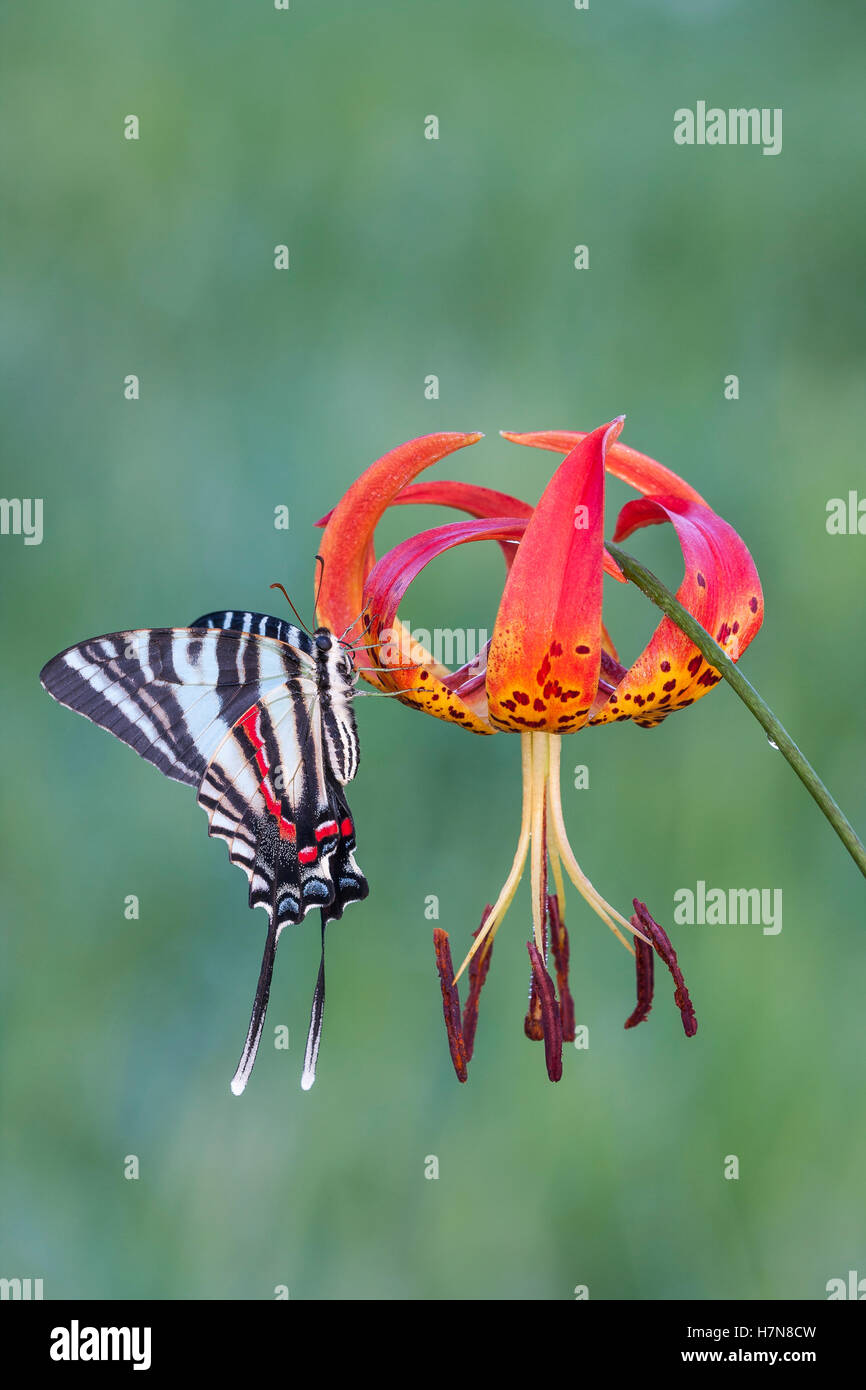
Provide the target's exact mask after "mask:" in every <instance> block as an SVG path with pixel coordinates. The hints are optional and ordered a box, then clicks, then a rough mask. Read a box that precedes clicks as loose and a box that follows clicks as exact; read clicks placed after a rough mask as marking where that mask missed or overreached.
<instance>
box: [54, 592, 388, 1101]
mask: <svg viewBox="0 0 866 1390" xmlns="http://www.w3.org/2000/svg"><path fill="white" fill-rule="evenodd" d="M40 679H41V681H42V684H43V686H44V687H45V689H46V690H47V691H48V692H49V694H50V695H52V696H53V697H54V698H55V699H56V700H58V701H59V702H60V703H61V704H64V705H66V706H67V707H68V708H70V709H73V710H75V711H76V712H77V713H79V714H83V715H84V716H85V717H86V718H87V719H90V720H92V721H93V722H94V723H96V724H99V725H100V726H101V727H102V728H105V729H107V730H108V731H109V732H110V733H113V734H114V735H115V737H117V738H119V739H121V740H122V741H123V742H124V743H127V744H129V746H130V747H131V748H134V749H135V751H136V752H137V753H139V754H140V755H141V756H142V757H144V758H146V759H147V760H148V761H149V762H152V763H153V764H154V765H155V766H156V767H158V768H159V769H160V771H161V772H163V773H165V775H166V776H168V777H172V778H174V779H175V780H177V781H180V782H186V783H188V784H189V785H190V786H194V787H197V788H198V800H199V803H200V804H201V805H202V806H203V808H204V809H205V811H206V812H207V815H208V822H209V833H210V834H211V835H217V836H220V837H221V838H222V839H224V840H226V842H227V844H228V848H229V856H230V858H231V860H232V862H233V863H236V864H239V865H240V866H241V867H242V868H243V869H244V871H245V873H246V874H247V876H248V878H249V880H250V905H251V906H262V907H264V908H265V909H266V911H267V913H268V937H267V942H266V946H265V958H264V960H263V962H262V971H261V976H260V979H259V988H258V991H257V995H256V1003H255V1005H254V1009H253V1018H252V1020H251V1023H250V1031H249V1034H248V1038H247V1044H246V1046H245V1048H244V1054H243V1056H242V1059H241V1064H240V1066H239V1068H238V1072H237V1074H236V1076H235V1080H234V1081H233V1083H232V1089H233V1090H235V1091H236V1092H239V1091H240V1090H242V1089H243V1086H244V1085H245V1084H246V1079H247V1077H248V1076H249V1072H250V1071H251V1069H252V1063H253V1061H254V1059H255V1051H256V1047H257V1045H258V1040H259V1037H260V1035H261V1030H262V1027H263V1026H264V1011H265V1008H266V1005H267V997H268V991H269V987H270V978H271V971H272V968H273V958H274V952H275V949H276V942H277V939H278V937H279V933H280V931H281V930H282V928H283V927H284V926H286V925H287V924H288V923H290V922H291V923H296V922H299V921H300V920H301V919H302V918H303V917H304V916H305V915H306V913H307V912H308V911H309V910H310V908H312V907H320V908H321V909H322V913H323V924H324V923H325V922H326V921H328V920H330V919H331V918H334V917H339V916H340V915H341V914H342V911H343V908H344V906H345V905H346V904H347V903H348V902H352V901H356V900H358V899H359V898H363V897H366V895H367V891H368V889H367V883H366V880H365V879H364V876H363V874H362V873H361V871H360V869H359V868H358V866H357V864H356V863H355V860H354V855H353V850H354V843H355V841H354V828H353V825H352V820H351V816H350V814H349V812H348V807H347V806H346V802H345V798H344V797H343V794H342V791H341V789H340V787H339V786H338V785H337V784H336V782H335V780H334V778H333V777H332V776H331V775H330V773H329V767H328V764H327V760H326V756H325V755H324V754H323V739H322V730H321V722H320V719H319V717H318V716H317V713H316V709H317V684H316V664H315V658H314V655H313V652H312V649H311V643H310V639H309V637H308V636H307V634H306V633H304V632H303V631H302V630H301V629H299V628H296V627H294V626H293V625H291V624H289V623H286V622H283V621H282V620H281V619H277V618H271V617H268V616H266V615H263V614H254V613H233V612H225V613H219V614H211V615H208V616H207V617H206V618H201V619H199V620H198V621H197V622H196V623H195V624H192V625H191V626H190V627H189V628H155V629H142V630H138V631H131V632H121V633H112V634H109V635H108V636H105V637H99V638H94V639H92V640H90V641H87V642H82V643H80V644H78V645H77V646H74V647H70V648H68V649H67V650H66V651H65V652H62V653H61V654H60V655H59V656H56V657H54V658H53V660H52V661H49V662H48V663H47V665H46V666H45V667H44V669H43V671H42V672H41V675H40Z"/></svg>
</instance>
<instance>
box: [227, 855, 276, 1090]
mask: <svg viewBox="0 0 866 1390" xmlns="http://www.w3.org/2000/svg"><path fill="white" fill-rule="evenodd" d="M276 882H277V876H276V870H275V871H274V888H275V889H276ZM274 896H275V897H276V893H275V894H274ZM276 950H277V911H276V905H274V906H272V908H271V919H270V922H269V923H268V935H267V940H266V941H265V952H264V955H263V956H262V968H261V971H260V972H259V983H258V985H257V986H256V997H255V999H254V1000H253V1012H252V1016H251V1018H250V1026H249V1030H248V1032H247V1040H246V1042H245V1043H244V1050H243V1052H242V1053H241V1060H240V1061H239V1062H238V1067H237V1071H236V1072H235V1074H234V1076H233V1077H232V1081H231V1088H232V1094H233V1095H236V1096H239V1095H241V1094H242V1093H243V1091H244V1088H245V1087H246V1084H247V1082H248V1081H249V1079H250V1073H251V1072H252V1069H253V1067H254V1066H255V1061H256V1053H257V1052H258V1050H259V1039H260V1038H261V1036H262V1029H263V1028H264V1026H265V1014H266V1013H267V1010H268V996H269V995H270V992H271V976H272V975H273V973H274V956H275V955H276Z"/></svg>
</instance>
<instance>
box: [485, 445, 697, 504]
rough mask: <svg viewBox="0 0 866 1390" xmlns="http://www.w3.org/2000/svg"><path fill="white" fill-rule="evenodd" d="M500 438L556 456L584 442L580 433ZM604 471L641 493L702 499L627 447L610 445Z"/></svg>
mask: <svg viewBox="0 0 866 1390" xmlns="http://www.w3.org/2000/svg"><path fill="white" fill-rule="evenodd" d="M502 437H503V439H509V440H510V441H511V443H512V444H529V445H532V446H534V447H535V448H537V449H552V450H553V452H554V453H557V454H567V453H569V451H570V450H571V449H573V448H574V446H575V444H579V443H580V441H581V440H582V439H586V435H585V434H584V433H582V432H581V431H580V430H533V431H530V433H529V434H513V433H512V432H511V431H509V430H503V431H502ZM605 468H606V469H607V471H608V473H612V474H613V476H614V477H615V478H621V479H622V481H623V482H624V483H628V484H629V486H630V487H633V488H636V489H637V491H638V492H642V493H644V494H647V493H657V494H658V493H664V494H666V495H667V496H669V497H683V498H686V499H687V500H689V501H691V502H703V500H704V499H703V497H701V494H700V493H699V492H696V491H695V489H694V488H693V487H691V486H690V485H689V483H687V482H686V481H685V479H684V478H681V477H680V476H679V474H677V473H674V471H673V469H671V468H665V466H664V464H662V463H657V462H656V460H655V459H651V458H650V457H649V456H648V455H647V454H641V453H638V451H637V449H630V448H629V446H628V445H627V444H620V443H618V442H616V443H613V444H611V446H610V447H609V449H608V451H607V457H606V459H605Z"/></svg>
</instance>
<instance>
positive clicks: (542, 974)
mask: <svg viewBox="0 0 866 1390" xmlns="http://www.w3.org/2000/svg"><path fill="white" fill-rule="evenodd" d="M526 946H527V949H528V951H529V959H530V960H531V961H532V978H533V982H534V984H535V993H536V996H537V998H538V1000H539V1003H540V1007H541V1026H542V1028H543V1031H544V1060H545V1062H546V1063H547V1075H548V1076H549V1077H550V1079H551V1081H559V1079H560V1077H561V1076H562V1023H561V1020H560V1017H559V1005H558V1004H557V1002H556V990H555V989H554V988H553V981H552V980H551V978H550V976H549V975H548V973H547V970H546V968H545V965H544V961H543V960H542V959H541V956H540V955H539V953H538V948H537V946H536V945H535V942H534V941H527V943H526Z"/></svg>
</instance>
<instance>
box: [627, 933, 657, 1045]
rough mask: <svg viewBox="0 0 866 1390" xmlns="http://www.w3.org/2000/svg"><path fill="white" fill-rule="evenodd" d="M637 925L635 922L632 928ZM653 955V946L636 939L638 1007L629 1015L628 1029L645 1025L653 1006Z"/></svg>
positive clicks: (635, 961)
mask: <svg viewBox="0 0 866 1390" xmlns="http://www.w3.org/2000/svg"><path fill="white" fill-rule="evenodd" d="M634 925H636V924H635V923H634V922H633V923H632V926H634ZM654 960H655V956H654V955H653V948H652V946H648V945H647V944H646V942H645V941H641V939H640V937H639V936H636V937H635V939H634V964H635V970H636V973H637V1006H636V1008H635V1010H634V1013H631V1014H629V1016H628V1018H627V1019H626V1021H625V1026H626V1028H636V1027H637V1025H638V1024H639V1023H643V1021H644V1019H645V1018H646V1016H647V1014H648V1013H649V1011H650V1009H651V1008H652V1006H653V983H654V981H653V974H654V970H653V962H654Z"/></svg>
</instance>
